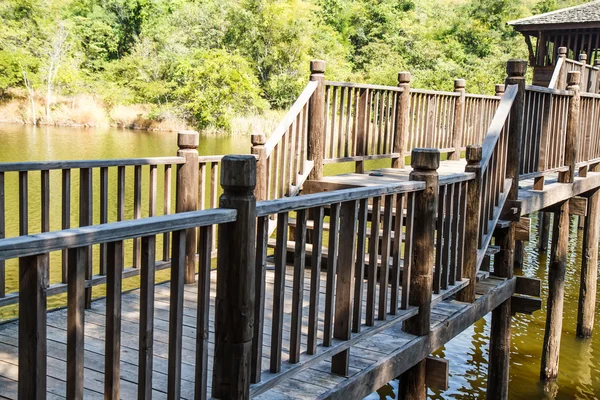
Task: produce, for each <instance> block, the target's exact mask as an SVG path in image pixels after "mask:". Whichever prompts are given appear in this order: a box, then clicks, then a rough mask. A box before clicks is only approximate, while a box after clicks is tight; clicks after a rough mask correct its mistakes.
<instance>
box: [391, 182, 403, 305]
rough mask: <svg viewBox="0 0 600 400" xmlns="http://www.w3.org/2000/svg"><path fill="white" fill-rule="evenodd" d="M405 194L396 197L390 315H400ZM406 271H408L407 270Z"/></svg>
mask: <svg viewBox="0 0 600 400" xmlns="http://www.w3.org/2000/svg"><path fill="white" fill-rule="evenodd" d="M405 197H406V195H405V194H404V193H401V194H397V195H396V216H395V218H394V244H393V246H394V247H393V248H392V278H391V281H392V288H391V293H390V314H392V315H396V314H397V313H398V300H399V291H400V267H401V264H402V262H401V261H400V260H401V258H402V251H401V249H402V235H403V234H402V229H403V225H404V201H405V200H404V198H405ZM405 271H406V269H405Z"/></svg>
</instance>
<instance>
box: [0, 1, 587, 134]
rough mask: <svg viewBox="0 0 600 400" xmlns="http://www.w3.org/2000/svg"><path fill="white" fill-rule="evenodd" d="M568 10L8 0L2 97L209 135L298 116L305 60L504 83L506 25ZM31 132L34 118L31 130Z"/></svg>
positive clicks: (2, 13)
mask: <svg viewBox="0 0 600 400" xmlns="http://www.w3.org/2000/svg"><path fill="white" fill-rule="evenodd" d="M577 2H579V3H580V2H582V1H564V0H541V1H535V0H530V1H529V2H525V3H524V2H522V1H519V0H437V1H430V0H358V1H353V0H239V1H236V0H220V1H217V0H3V1H2V2H0V26H2V29H1V30H0V96H3V97H6V93H7V90H8V89H11V88H20V90H21V91H22V92H23V93H27V95H28V96H29V97H30V99H31V102H32V104H33V98H34V96H40V95H42V96H44V98H45V110H44V112H45V117H46V118H51V114H52V111H53V108H52V107H53V104H54V103H55V100H54V99H55V98H56V96H57V95H60V96H74V95H77V94H82V93H85V94H88V95H92V96H94V97H95V98H97V99H98V100H99V101H101V102H102V104H104V106H105V107H106V108H108V109H110V108H111V107H116V106H119V105H127V104H150V105H152V112H151V114H152V115H153V117H154V118H157V119H160V118H162V117H163V116H164V115H165V113H169V114H170V115H172V114H176V115H178V116H179V117H181V118H185V119H186V120H188V121H192V122H193V123H194V124H196V125H197V126H199V127H206V126H219V127H227V126H228V124H229V121H230V119H231V117H232V116H233V115H243V114H247V113H256V112H260V111H261V110H264V109H265V108H268V107H273V108H282V107H285V106H287V105H289V104H290V103H291V102H292V101H293V100H294V99H295V97H296V96H297V94H298V93H299V91H301V90H302V87H303V86H304V84H305V83H306V80H307V76H308V61H309V60H310V59H311V58H322V59H325V60H326V61H327V76H328V78H330V79H336V80H352V81H366V82H370V83H379V84H392V85H393V84H395V82H396V75H397V72H398V71H401V70H408V71H411V72H412V73H413V76H414V86H417V87H426V88H431V89H451V88H452V82H453V79H455V78H466V79H467V82H468V89H469V90H470V91H472V92H490V91H491V90H492V88H493V84H494V83H498V82H501V81H502V78H503V75H504V71H503V68H504V64H505V62H506V60H507V59H508V58H510V57H526V48H525V44H524V41H523V39H522V38H521V37H519V36H518V35H516V34H515V33H514V32H513V31H512V30H511V29H510V28H509V27H507V26H506V21H507V20H510V19H513V18H519V17H523V16H527V15H531V14H532V13H535V12H545V11H548V10H552V9H555V8H560V7H564V6H567V5H571V4H573V3H577ZM34 119H35V118H34Z"/></svg>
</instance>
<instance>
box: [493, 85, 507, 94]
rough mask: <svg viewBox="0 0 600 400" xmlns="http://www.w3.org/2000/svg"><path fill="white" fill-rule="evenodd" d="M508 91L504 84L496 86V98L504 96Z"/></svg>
mask: <svg viewBox="0 0 600 400" xmlns="http://www.w3.org/2000/svg"><path fill="white" fill-rule="evenodd" d="M505 90H506V86H505V85H504V84H503V83H498V84H496V93H495V95H496V97H502V96H504V91H505Z"/></svg>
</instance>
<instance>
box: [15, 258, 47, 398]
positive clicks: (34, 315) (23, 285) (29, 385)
mask: <svg viewBox="0 0 600 400" xmlns="http://www.w3.org/2000/svg"><path fill="white" fill-rule="evenodd" d="M45 257H46V256H45V255H37V256H29V257H23V258H20V259H19V293H20V296H19V299H20V300H19V374H18V377H19V385H18V394H19V399H36V400H43V399H45V398H46V346H47V339H46V286H47V280H46V270H45Z"/></svg>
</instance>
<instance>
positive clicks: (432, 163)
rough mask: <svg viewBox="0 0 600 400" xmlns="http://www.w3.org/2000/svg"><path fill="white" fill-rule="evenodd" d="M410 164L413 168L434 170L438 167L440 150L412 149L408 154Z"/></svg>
mask: <svg viewBox="0 0 600 400" xmlns="http://www.w3.org/2000/svg"><path fill="white" fill-rule="evenodd" d="M410 165H411V166H412V167H413V169H419V170H431V171H435V170H436V169H438V168H439V167H440V151H439V150H438V149H423V148H417V149H413V150H412V152H411V154H410Z"/></svg>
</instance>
